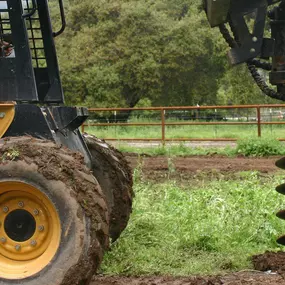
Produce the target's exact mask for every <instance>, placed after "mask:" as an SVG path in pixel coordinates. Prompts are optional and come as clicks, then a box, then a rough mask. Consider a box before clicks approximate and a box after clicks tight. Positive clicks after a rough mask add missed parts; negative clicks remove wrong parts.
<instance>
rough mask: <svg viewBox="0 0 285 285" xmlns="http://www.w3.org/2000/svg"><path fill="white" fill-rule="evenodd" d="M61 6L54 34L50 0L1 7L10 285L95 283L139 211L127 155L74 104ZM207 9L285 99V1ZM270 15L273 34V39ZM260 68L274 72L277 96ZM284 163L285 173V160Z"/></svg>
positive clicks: (3, 231)
mask: <svg viewBox="0 0 285 285" xmlns="http://www.w3.org/2000/svg"><path fill="white" fill-rule="evenodd" d="M58 4H59V11H60V16H61V24H62V26H61V28H60V29H59V30H58V31H53V29H52V24H51V20H50V15H49V9H48V0H0V102H1V103H0V121H1V123H0V136H1V140H0V285H8V284H9V285H13V284H22V285H39V284H41V285H67V284H69V285H71V284H72V285H87V284H89V283H90V281H91V278H92V275H93V274H94V273H95V271H96V269H97V268H98V266H99V264H100V262H101V260H102V256H103V253H104V250H106V249H107V248H108V246H109V239H110V238H111V239H112V240H116V239H117V238H118V237H119V236H120V234H121V232H122V230H123V229H124V228H125V227H126V225H127V222H128V219H129V215H130V212H131V204H132V196H133V193H132V177H131V173H130V169H129V168H128V165H127V162H126V161H125V159H124V157H123V156H122V154H121V153H119V152H118V151H117V150H115V149H114V148H112V147H110V146H109V145H108V144H106V143H105V142H104V141H101V140H99V139H97V138H95V137H93V136H90V135H82V134H81V133H80V131H79V129H78V128H79V127H80V126H81V124H82V123H83V122H84V121H85V120H86V119H87V117H88V112H87V109H85V108H78V107H67V106H65V105H64V96H63V91H62V86H61V81H60V76H59V68H58V62H57V57H56V50H55V44H54V38H55V37H57V36H59V35H60V34H61V33H62V32H63V31H64V29H65V26H66V21H65V15H64V8H63V2H62V0H58ZM203 5H204V8H205V10H206V13H207V16H208V19H209V22H210V24H211V26H212V27H215V26H219V28H220V30H221V32H222V34H223V36H224V37H225V39H226V41H227V42H228V44H229V45H230V47H231V50H230V52H229V59H230V62H231V63H232V64H239V63H243V62H246V63H247V65H248V67H249V70H250V72H251V74H252V75H253V77H254V79H255V81H256V83H257V84H258V86H259V87H260V88H261V90H262V91H263V92H264V93H266V94H267V95H269V96H271V97H273V98H276V99H281V100H285V60H284V59H285V45H284V42H285V12H284V7H285V1H280V0H275V1H274V0H250V1H248V0H204V1H203ZM272 5H274V6H275V7H273V6H272ZM268 10H270V11H269V13H268V17H269V19H270V23H271V30H272V37H271V38H264V30H265V27H266V18H267V12H268ZM247 17H249V18H250V20H249V22H250V23H249V24H248V19H247ZM226 23H229V25H230V28H231V30H232V33H230V31H229V30H228V29H227V26H226ZM250 25H253V29H250ZM256 58H261V60H259V59H256ZM270 58H272V59H273V60H272V63H270V62H269V61H268V60H269V59H270ZM258 68H262V69H265V70H267V71H270V82H271V84H272V85H276V86H277V91H276V90H273V89H271V88H270V87H269V86H268V85H267V84H266V82H265V81H264V80H263V78H262V76H261V75H260V74H259V73H258ZM277 165H278V166H279V167H281V168H285V159H284V160H280V161H279V162H277ZM277 191H279V192H281V193H282V194H285V186H284V185H281V186H279V187H277ZM278 216H279V217H280V218H283V219H284V218H285V212H284V211H280V212H279V213H278ZM278 241H279V242H280V243H282V244H285V237H281V238H280V239H279V240H278Z"/></svg>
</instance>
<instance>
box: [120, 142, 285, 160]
mask: <svg viewBox="0 0 285 285" xmlns="http://www.w3.org/2000/svg"><path fill="white" fill-rule="evenodd" d="M116 147H117V148H118V149H119V150H120V151H122V152H134V153H138V154H147V155H152V156H156V155H166V156H169V157H172V156H187V155H188V156H191V155H192V156H193V155H213V154H219V155H225V156H229V157H233V156H237V155H244V156H269V155H285V147H284V143H283V142H280V141H277V140H275V139H269V138H252V139H249V138H247V139H241V140H238V141H237V144H236V146H235V147H233V146H226V147H220V148H217V147H216V148H208V147H191V146H187V145H185V144H184V143H180V144H178V145H166V146H163V145H159V146H152V147H135V146H130V145H128V144H126V143H122V142H120V143H118V144H117V145H116Z"/></svg>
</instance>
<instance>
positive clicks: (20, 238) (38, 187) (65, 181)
mask: <svg viewBox="0 0 285 285" xmlns="http://www.w3.org/2000/svg"><path fill="white" fill-rule="evenodd" d="M54 2H55V1H54ZM58 5H59V11H60V16H61V24H62V26H61V28H60V29H59V30H58V31H53V29H52V24H51V19H50V14H49V7H48V0H1V1H0V102H1V103H0V121H1V123H0V136H1V141H0V164H1V165H0V284H1V285H4V284H5V285H8V284H10V285H12V284H22V285H39V284H41V285H66V284H69V285H84V284H89V283H90V280H91V278H92V276H93V274H94V273H95V272H96V269H97V268H98V266H99V264H100V262H101V260H102V256H103V253H104V251H105V250H106V249H107V248H108V246H109V240H110V238H111V239H112V240H116V239H117V238H118V237H119V235H120V233H121V232H122V230H123V229H124V228H125V227H126V225H127V222H128V219H129V215H130V212H131V205H132V196H133V194H132V175H131V172H130V169H129V167H128V165H127V162H126V160H125V159H124V157H123V156H122V154H121V153H120V152H118V151H117V150H115V149H114V148H112V147H110V146H109V145H108V144H107V143H105V142H104V141H101V140H99V139H97V138H95V137H94V136H89V135H84V136H83V135H82V134H81V133H80V131H79V130H78V128H79V127H80V126H81V124H82V123H83V122H84V121H85V120H86V119H87V117H88V111H87V109H86V108H78V107H67V106H65V105H64V96H63V91H62V86H61V81H60V75H59V68H58V62H57V56H56V50H55V43H54V38H55V37H57V36H59V35H60V34H61V33H62V32H63V31H64V29H65V26H66V21H65V14H64V8H63V2H62V0H59V1H58Z"/></svg>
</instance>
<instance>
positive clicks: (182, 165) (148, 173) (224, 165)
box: [127, 153, 280, 181]
mask: <svg viewBox="0 0 285 285" xmlns="http://www.w3.org/2000/svg"><path fill="white" fill-rule="evenodd" d="M279 158H280V157H269V158H245V157H235V158H229V157H223V156H199V157H198V156H187V157H176V158H167V157H165V156H157V157H149V156H138V155H137V154H132V153H128V154H127V159H128V161H129V163H130V165H131V167H132V168H133V169H134V168H136V167H140V168H141V169H142V174H143V176H144V177H145V178H146V179H151V180H155V181H163V180H165V178H166V177H170V178H175V179H178V180H181V181H186V180H189V179H193V178H197V177H199V176H205V175H211V177H213V176H217V177H219V176H220V175H227V176H236V175H239V174H238V172H241V171H259V172H261V173H270V172H275V171H278V170H279V169H278V168H277V167H276V166H275V162H276V161H277V160H278V159H279Z"/></svg>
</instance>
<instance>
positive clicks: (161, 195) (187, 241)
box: [101, 170, 285, 275]
mask: <svg viewBox="0 0 285 285" xmlns="http://www.w3.org/2000/svg"><path fill="white" fill-rule="evenodd" d="M137 171H139V170H137ZM135 174H136V175H135V181H136V183H135V194H136V198H135V200H134V210H133V214H132V216H131V220H130V223H129V225H128V227H127V229H126V231H125V232H124V233H123V234H122V236H121V238H120V239H119V241H118V242H116V243H115V244H114V245H113V246H112V249H111V251H110V252H108V253H107V254H106V256H105V259H104V263H103V265H102V268H101V271H102V272H103V273H105V274H123V275H149V274H168V275H190V274H217V273H224V272H228V271H237V270H242V269H246V268H251V263H250V256H252V255H253V254H257V253H262V252H264V251H265V250H277V249H279V247H278V245H277V244H276V242H275V238H276V237H277V236H278V235H279V234H282V232H283V233H284V232H285V222H284V221H283V222H282V221H281V220H279V219H278V218H276V217H275V212H276V211H278V210H280V209H282V208H285V198H284V197H283V196H281V195H280V194H277V193H276V192H275V191H274V189H273V188H274V186H275V185H278V184H280V183H281V177H279V176H276V177H272V178H263V179H260V178H259V176H258V174H257V173H248V172H245V173H243V174H242V175H243V179H240V180H234V181H233V180H232V181H224V180H220V181H207V180H205V181H201V180H200V181H193V183H189V185H190V186H187V187H181V186H178V185H176V183H175V182H171V181H168V182H167V183H165V184H153V183H150V182H146V181H140V180H139V179H138V177H139V175H137V174H138V173H137V172H136V173H135Z"/></svg>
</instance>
